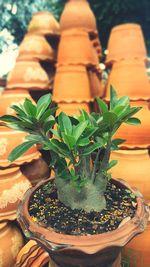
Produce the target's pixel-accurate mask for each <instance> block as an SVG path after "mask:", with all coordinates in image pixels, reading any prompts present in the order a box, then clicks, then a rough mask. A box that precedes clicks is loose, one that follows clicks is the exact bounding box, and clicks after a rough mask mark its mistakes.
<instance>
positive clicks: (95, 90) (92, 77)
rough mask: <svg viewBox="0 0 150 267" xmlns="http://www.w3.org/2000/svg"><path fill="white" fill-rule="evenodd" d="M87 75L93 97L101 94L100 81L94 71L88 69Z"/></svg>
mask: <svg viewBox="0 0 150 267" xmlns="http://www.w3.org/2000/svg"><path fill="white" fill-rule="evenodd" d="M88 77H89V82H90V88H91V93H92V96H93V98H95V97H100V96H102V95H103V92H102V90H101V89H102V88H101V83H100V79H99V78H98V76H97V74H96V72H94V71H88Z"/></svg>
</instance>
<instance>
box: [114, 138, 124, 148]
mask: <svg viewBox="0 0 150 267" xmlns="http://www.w3.org/2000/svg"><path fill="white" fill-rule="evenodd" d="M125 141H126V140H125V139H120V138H115V139H113V140H112V143H113V144H115V145H116V146H119V145H121V144H123V143H124V142H125Z"/></svg>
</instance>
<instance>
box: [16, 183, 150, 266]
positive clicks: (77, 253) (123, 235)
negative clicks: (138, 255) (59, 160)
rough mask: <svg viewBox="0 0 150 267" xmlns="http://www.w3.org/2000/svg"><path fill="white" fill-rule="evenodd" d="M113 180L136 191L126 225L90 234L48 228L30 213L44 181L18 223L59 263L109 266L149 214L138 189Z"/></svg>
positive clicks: (23, 208)
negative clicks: (130, 215)
mask: <svg viewBox="0 0 150 267" xmlns="http://www.w3.org/2000/svg"><path fill="white" fill-rule="evenodd" d="M114 183H116V185H118V186H119V185H120V186H125V187H126V188H128V189H130V190H131V191H132V192H133V193H136V194H137V195H138V197H137V210H136V213H135V216H134V217H133V218H132V219H130V220H128V221H127V222H125V223H124V224H123V223H122V225H121V226H120V227H119V228H117V229H116V230H114V231H112V232H109V233H108V232H107V233H104V234H99V235H88V236H75V235H64V234H60V233H57V232H55V231H54V230H53V229H52V228H49V229H47V228H46V227H42V226H41V225H39V224H38V223H36V222H34V221H33V220H32V218H31V217H30V215H29V212H28V206H29V201H30V198H31V196H32V194H34V193H35V190H37V189H38V187H39V186H41V185H43V184H44V182H41V183H40V184H38V186H36V187H35V188H34V189H32V190H29V191H28V192H27V193H26V194H25V196H24V199H23V201H22V203H21V205H20V208H19V212H18V215H19V216H18V220H19V223H20V224H21V226H22V228H23V230H24V231H25V230H26V234H27V233H28V232H30V238H31V239H32V238H34V239H36V241H37V242H38V244H41V242H42V246H43V247H44V248H45V249H46V250H47V251H48V252H49V254H50V256H51V258H52V260H53V261H54V262H56V264H58V265H60V266H61V265H62V266H65V264H66V266H67V264H68V266H72V267H73V266H74V267H76V266H80V265H82V266H86V267H87V266H91V261H92V262H93V266H95V267H98V266H100V265H102V266H109V265H110V263H111V264H113V263H114V262H115V260H116V258H117V257H118V256H119V253H120V250H121V247H122V246H124V245H125V244H126V243H127V242H128V241H129V240H130V239H131V238H133V236H135V235H136V234H138V233H140V232H143V231H144V229H145V227H146V224H147V220H148V216H149V214H148V206H147V205H146V204H145V202H144V200H143V198H142V197H141V195H140V193H138V191H137V190H136V191H135V190H133V189H132V188H131V187H130V186H129V185H128V184H127V183H126V182H124V181H115V180H114ZM41 235H42V240H41ZM108 244H109V245H108ZM108 246H109V247H108ZM106 255H107V257H106ZM104 263H106V265H104ZM108 263H109V264H108Z"/></svg>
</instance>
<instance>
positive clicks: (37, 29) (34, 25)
mask: <svg viewBox="0 0 150 267" xmlns="http://www.w3.org/2000/svg"><path fill="white" fill-rule="evenodd" d="M28 32H30V33H34V34H41V35H47V34H48V35H59V34H60V27H59V23H58V22H57V20H56V19H55V18H54V16H53V15H52V13H50V12H48V11H41V12H36V13H34V15H33V17H32V19H31V21H30V23H29V26H28Z"/></svg>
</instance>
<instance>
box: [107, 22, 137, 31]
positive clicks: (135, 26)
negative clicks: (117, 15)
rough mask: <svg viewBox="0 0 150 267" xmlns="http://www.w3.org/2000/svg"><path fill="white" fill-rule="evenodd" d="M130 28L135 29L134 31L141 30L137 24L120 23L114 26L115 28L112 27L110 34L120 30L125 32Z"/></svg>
mask: <svg viewBox="0 0 150 267" xmlns="http://www.w3.org/2000/svg"><path fill="white" fill-rule="evenodd" d="M130 27H132V28H136V29H138V30H139V29H141V26H140V24H138V23H122V24H119V25H116V26H114V27H113V28H112V32H114V31H119V30H120V31H121V30H126V29H128V28H130Z"/></svg>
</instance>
